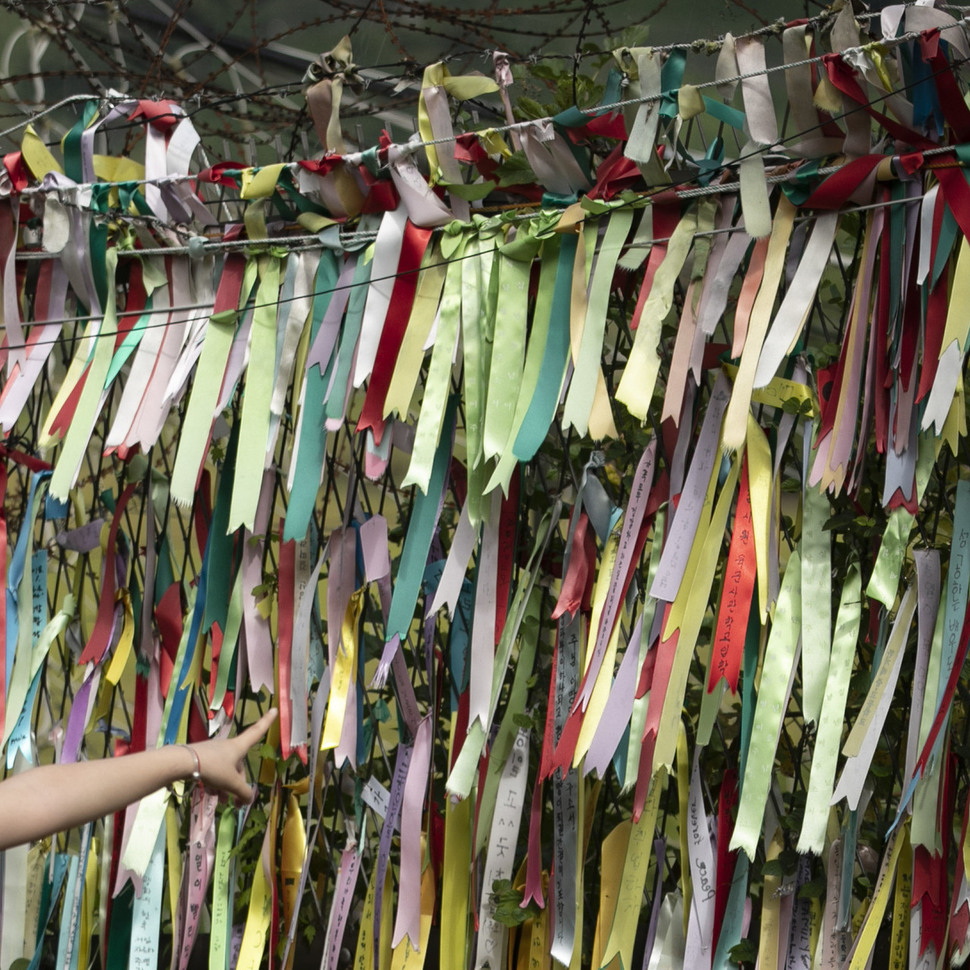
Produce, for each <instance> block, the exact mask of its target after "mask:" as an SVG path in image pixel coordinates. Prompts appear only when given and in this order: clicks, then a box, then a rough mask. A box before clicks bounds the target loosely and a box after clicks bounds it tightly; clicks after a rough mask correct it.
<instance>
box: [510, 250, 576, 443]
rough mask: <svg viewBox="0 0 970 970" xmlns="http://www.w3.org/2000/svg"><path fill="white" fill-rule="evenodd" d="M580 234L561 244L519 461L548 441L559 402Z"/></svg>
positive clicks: (522, 430)
mask: <svg viewBox="0 0 970 970" xmlns="http://www.w3.org/2000/svg"><path fill="white" fill-rule="evenodd" d="M576 244H577V237H576V236H573V235H568V236H564V237H563V239H562V241H561V243H560V245H559V261H558V263H557V266H556V282H555V288H554V290H553V296H552V309H551V312H550V314H549V335H548V337H547V338H546V347H545V352H544V354H543V357H542V365H541V367H540V369H539V381H538V384H537V385H536V390H535V394H533V396H532V400H531V402H530V403H529V409H528V411H526V415H525V420H524V421H523V422H522V427H521V428H520V429H519V433H518V435H517V436H516V439H515V444H514V445H513V446H512V452H513V454H514V455H515V457H516V458H518V459H519V461H530V460H531V459H532V457H533V456H534V455H535V453H536V452H537V451H538V450H539V447H540V445H541V444H542V443H543V441H545V438H546V434H547V432H548V431H549V425H550V424H551V423H552V418H553V415H554V414H555V413H556V407H557V405H558V404H559V392H560V390H561V388H562V379H563V375H564V374H565V372H566V361H567V360H568V358H569V304H570V289H571V287H572V280H573V261H574V259H575V255H576Z"/></svg>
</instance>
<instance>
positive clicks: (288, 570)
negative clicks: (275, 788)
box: [276, 522, 296, 759]
mask: <svg viewBox="0 0 970 970" xmlns="http://www.w3.org/2000/svg"><path fill="white" fill-rule="evenodd" d="M282 531H283V523H282V522H281V523H280V532H281V533H282ZM295 582H296V542H295V541H294V540H293V539H290V540H289V541H288V542H283V543H280V555H279V561H278V564H277V596H278V600H279V614H278V619H277V633H276V647H277V650H276V656H277V663H278V665H279V666H278V670H277V674H278V685H279V693H278V694H277V699H278V701H279V709H280V751H281V753H282V755H283V758H284V759H286V758H289V756H290V752H291V751H292V748H291V747H290V725H291V724H292V722H293V698H292V696H291V694H290V665H291V661H292V655H293V609H294V605H295V604H294V586H295Z"/></svg>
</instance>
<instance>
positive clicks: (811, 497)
mask: <svg viewBox="0 0 970 970" xmlns="http://www.w3.org/2000/svg"><path fill="white" fill-rule="evenodd" d="M806 467H807V466H806ZM829 513H830V508H829V500H828V496H827V495H826V494H825V493H824V492H821V491H819V490H818V489H817V488H809V487H806V489H805V493H804V495H803V496H802V541H801V554H802V716H803V717H804V718H805V723H806V724H808V723H811V722H817V721H818V717H819V714H820V713H821V710H822V697H823V695H824V693H825V678H826V676H827V673H828V669H829V654H830V652H831V647H832V638H831V633H830V631H831V629H832V533H831V532H827V531H826V530H825V522H826V520H827V519H828V517H829Z"/></svg>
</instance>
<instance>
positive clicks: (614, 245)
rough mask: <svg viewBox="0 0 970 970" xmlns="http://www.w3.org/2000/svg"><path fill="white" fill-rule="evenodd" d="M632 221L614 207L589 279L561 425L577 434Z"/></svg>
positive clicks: (583, 425)
mask: <svg viewBox="0 0 970 970" xmlns="http://www.w3.org/2000/svg"><path fill="white" fill-rule="evenodd" d="M632 222H633V210H632V209H629V208H625V207H624V208H622V209H616V210H614V211H613V213H612V214H611V215H610V217H609V222H608V223H607V226H606V233H605V234H604V236H603V241H602V243H601V244H600V247H599V250H598V252H597V253H596V263H595V267H594V269H593V275H592V278H591V279H590V281H589V290H588V292H589V298H588V303H587V306H586V321H585V326H584V327H583V335H582V338H581V340H580V344H579V352H578V355H577V360H576V364H575V369H574V371H573V376H572V379H571V380H570V382H569V391H568V393H567V394H566V403H565V407H564V408H563V416H562V423H563V428H568V427H569V426H570V425H572V426H573V427H574V428H575V429H576V430H577V431H578V432H579V433H580V434H581V435H585V434H586V432H587V430H588V429H589V417H590V412H591V411H592V408H593V399H594V397H595V395H596V386H597V379H598V378H599V376H600V374H601V373H602V372H601V370H600V360H601V358H602V356H603V338H604V335H605V333H606V314H607V310H608V309H609V302H610V293H611V289H612V281H613V274H614V272H615V270H616V261H617V260H618V259H619V258H620V250H621V249H622V248H623V244H624V243H625V242H626V237H627V233H628V232H629V231H630V225H631V224H632Z"/></svg>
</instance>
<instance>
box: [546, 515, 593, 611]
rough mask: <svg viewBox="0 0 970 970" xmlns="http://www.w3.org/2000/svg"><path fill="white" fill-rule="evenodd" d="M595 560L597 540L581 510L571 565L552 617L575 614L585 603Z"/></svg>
mask: <svg viewBox="0 0 970 970" xmlns="http://www.w3.org/2000/svg"><path fill="white" fill-rule="evenodd" d="M595 560H596V542H595V540H594V539H593V537H592V536H591V535H590V534H589V517H588V516H587V515H586V513H585V512H580V513H579V521H578V522H577V523H576V531H575V532H573V541H572V546H571V547H570V551H569V567H568V568H567V570H566V578H565V579H563V581H562V586H561V587H560V589H559V599H558V600H557V601H556V606H555V609H553V611H552V619H554V620H558V619H559V617H561V616H563V615H565V614H567V613H568V614H569V615H570V616H572V615H575V613H576V611H577V610H578V609H579V608H580V607H581V606H582V605H583V602H584V600H585V599H586V590H587V588H588V587H589V586H590V577H591V573H592V564H593V562H595Z"/></svg>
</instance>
